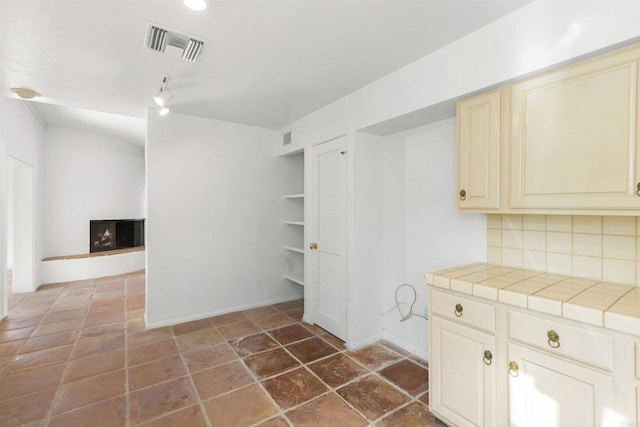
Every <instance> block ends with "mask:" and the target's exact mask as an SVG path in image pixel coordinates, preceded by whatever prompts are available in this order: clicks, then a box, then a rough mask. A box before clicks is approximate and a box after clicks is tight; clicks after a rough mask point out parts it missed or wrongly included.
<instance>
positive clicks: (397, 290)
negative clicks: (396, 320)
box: [390, 283, 429, 322]
mask: <svg viewBox="0 0 640 427" xmlns="http://www.w3.org/2000/svg"><path fill="white" fill-rule="evenodd" d="M404 287H409V288H410V289H411V290H412V291H413V301H411V303H408V302H404V301H398V293H399V291H400V289H402V288H404ZM417 299H418V293H417V292H416V288H414V287H413V285H410V284H408V283H403V284H402V285H400V286H398V287H397V288H396V292H395V300H396V305H395V306H394V307H391V309H390V310H393V309H394V308H397V309H398V313H400V321H401V322H404V321H405V320H407V319H410V318H411V317H413V316H416V317H422V318H423V319H425V320H429V317H427V316H423V315H422V314H418V313H414V312H413V306H414V305H415V303H416V300H417ZM401 305H405V306H409V311H408V313H407V314H405V315H403V314H402V310H401V308H400V306H401Z"/></svg>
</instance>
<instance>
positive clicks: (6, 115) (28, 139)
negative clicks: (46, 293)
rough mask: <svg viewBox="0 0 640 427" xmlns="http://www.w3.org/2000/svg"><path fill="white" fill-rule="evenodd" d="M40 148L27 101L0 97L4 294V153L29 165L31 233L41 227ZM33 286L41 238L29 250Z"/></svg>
mask: <svg viewBox="0 0 640 427" xmlns="http://www.w3.org/2000/svg"><path fill="white" fill-rule="evenodd" d="M43 151H44V127H43V125H42V124H41V123H40V122H39V121H38V119H37V118H36V117H35V116H34V115H33V113H32V112H31V110H30V109H29V107H28V106H27V103H26V102H24V101H21V100H16V99H9V98H5V97H0V166H1V168H0V289H2V291H0V292H2V293H3V297H2V300H3V301H4V302H6V299H5V297H6V295H4V288H5V280H6V277H5V269H6V264H5V263H6V257H7V254H6V251H7V229H8V222H7V220H8V218H9V215H8V212H7V210H8V193H9V189H8V183H9V179H8V175H7V174H8V172H9V168H8V164H9V162H8V156H11V157H13V158H15V159H17V160H20V161H21V162H23V163H25V164H27V165H29V166H31V167H33V183H34V193H35V197H34V233H35V235H36V236H38V235H41V234H42V230H43V188H44V186H43V179H44V173H43V164H44V163H43ZM33 252H34V253H33V257H34V263H35V265H36V268H35V271H34V279H33V281H34V283H33V289H35V288H36V287H37V285H38V284H39V271H38V268H37V265H38V261H39V260H40V259H41V258H42V253H43V250H42V240H41V239H38V238H36V239H35V244H34V251H33ZM0 305H4V303H3V304H0ZM5 309H6V307H5V306H3V307H0V317H2V316H3V315H5V314H6V312H4V310H5Z"/></svg>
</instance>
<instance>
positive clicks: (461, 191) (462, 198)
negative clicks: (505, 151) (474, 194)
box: [460, 184, 640, 200]
mask: <svg viewBox="0 0 640 427" xmlns="http://www.w3.org/2000/svg"><path fill="white" fill-rule="evenodd" d="M638 186H639V189H638V191H640V184H638ZM460 200H467V192H466V191H465V190H460Z"/></svg>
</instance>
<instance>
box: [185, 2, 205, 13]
mask: <svg viewBox="0 0 640 427" xmlns="http://www.w3.org/2000/svg"><path fill="white" fill-rule="evenodd" d="M184 5H185V6H187V7H188V8H189V9H191V10H195V11H197V12H201V11H203V10H205V9H206V8H207V2H206V0H184Z"/></svg>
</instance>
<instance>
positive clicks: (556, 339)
mask: <svg viewBox="0 0 640 427" xmlns="http://www.w3.org/2000/svg"><path fill="white" fill-rule="evenodd" d="M547 343H548V344H549V347H551V348H558V347H560V335H558V333H557V332H556V331H554V330H553V329H551V330H550V331H549V332H547Z"/></svg>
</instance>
